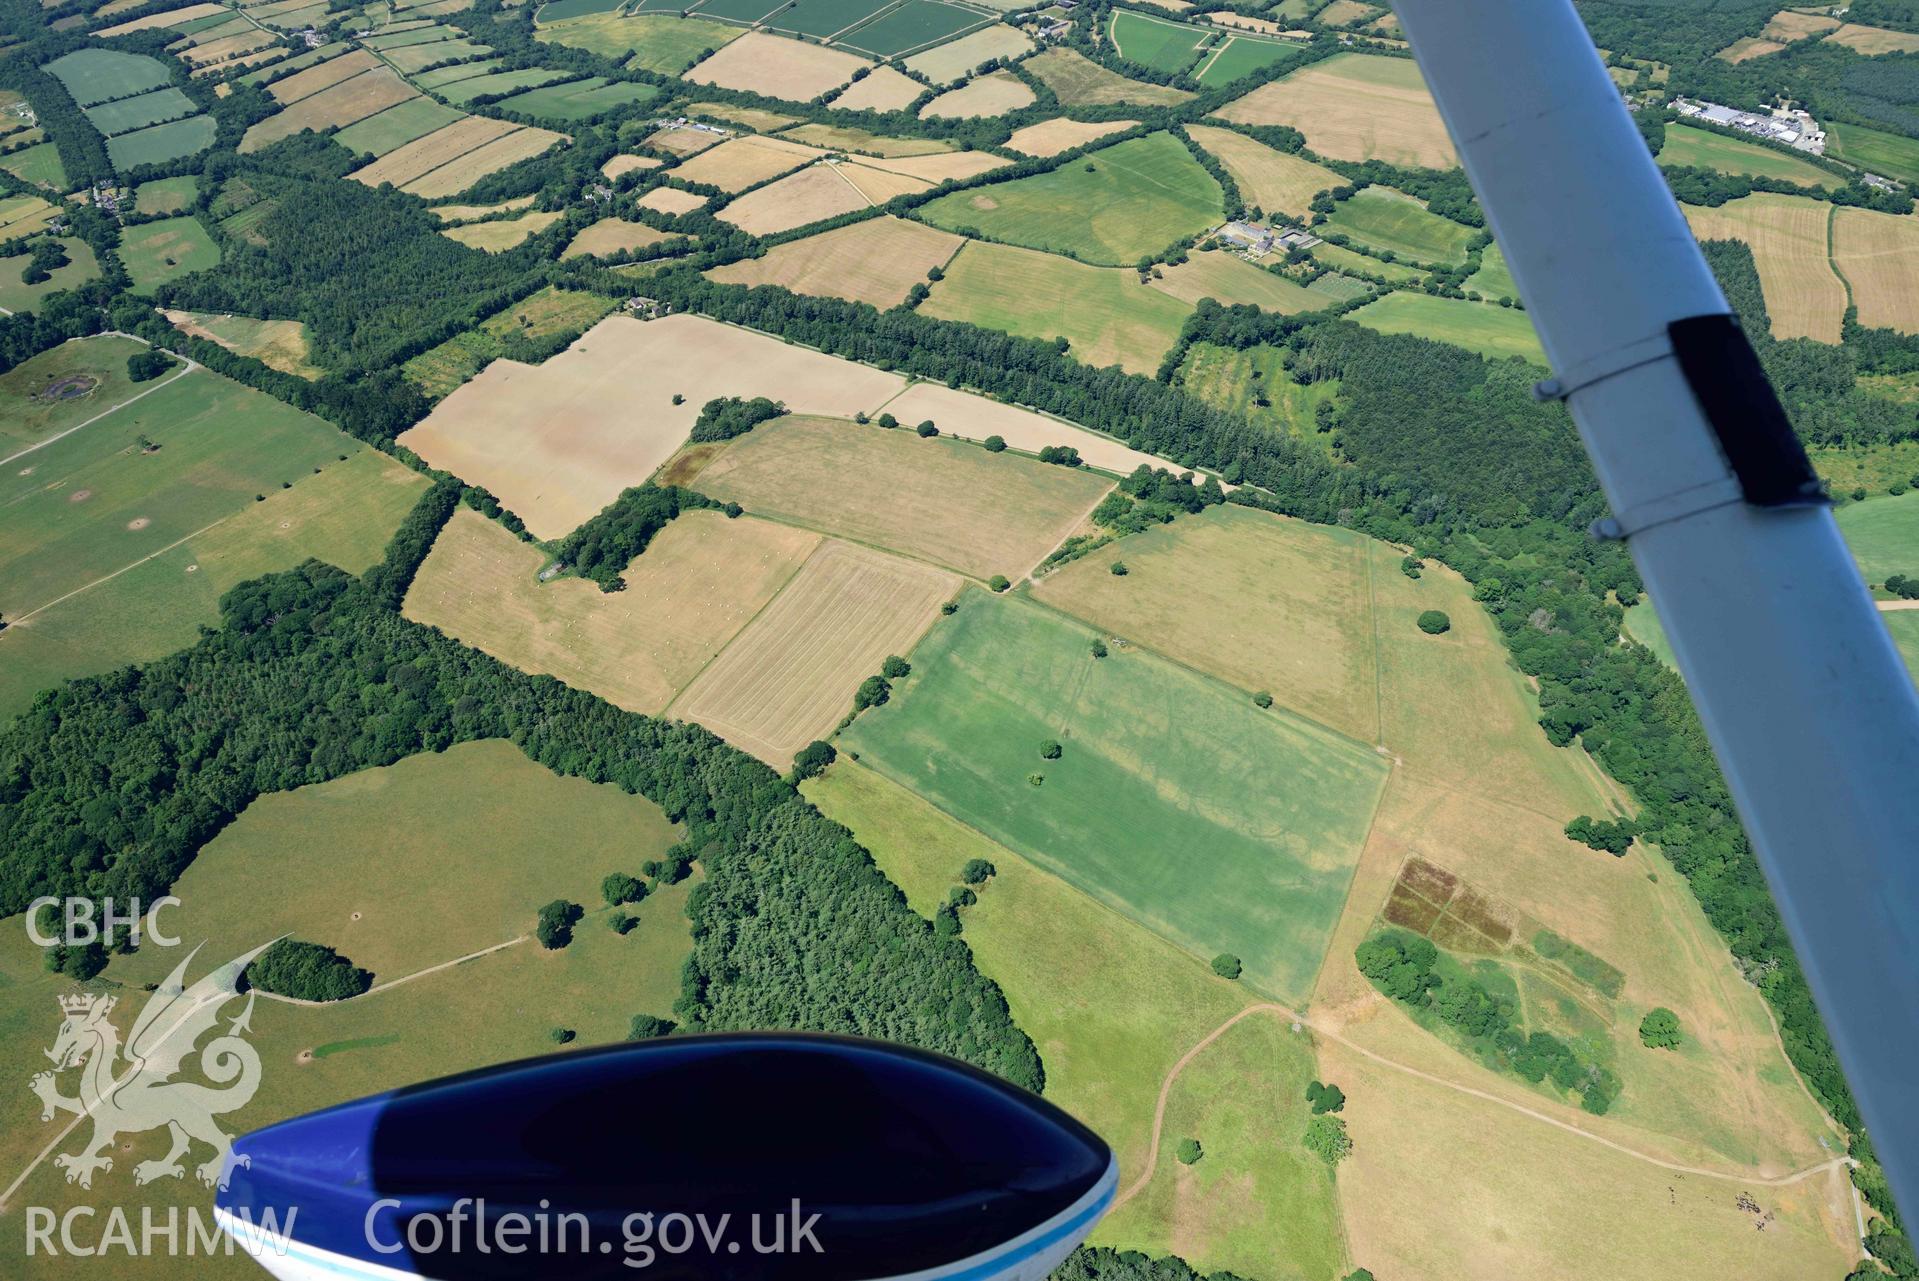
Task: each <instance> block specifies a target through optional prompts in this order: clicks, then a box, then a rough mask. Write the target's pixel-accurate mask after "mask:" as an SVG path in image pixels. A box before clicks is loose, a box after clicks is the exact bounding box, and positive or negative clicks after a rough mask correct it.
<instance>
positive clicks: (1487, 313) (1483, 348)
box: [1349, 292, 1546, 366]
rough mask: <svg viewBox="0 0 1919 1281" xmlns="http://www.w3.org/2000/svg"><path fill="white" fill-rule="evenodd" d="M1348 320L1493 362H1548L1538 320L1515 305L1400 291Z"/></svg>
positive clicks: (1354, 314)
mask: <svg viewBox="0 0 1919 1281" xmlns="http://www.w3.org/2000/svg"><path fill="white" fill-rule="evenodd" d="M1349 319H1352V320H1356V321H1358V322H1359V323H1360V324H1362V325H1365V326H1366V327H1367V328H1369V329H1377V330H1378V331H1379V332H1380V333H1382V334H1418V335H1419V336H1420V337H1421V338H1432V339H1436V340H1438V341H1439V342H1449V343H1451V344H1453V345H1454V346H1455V347H1464V348H1465V349H1466V350H1468V351H1476V352H1478V353H1479V354H1480V355H1482V356H1486V357H1489V358H1490V359H1493V360H1500V359H1503V358H1505V357H1507V356H1522V357H1524V358H1525V359H1527V360H1529V361H1531V362H1532V363H1533V364H1535V365H1540V366H1544V365H1545V363H1546V353H1545V352H1544V351H1542V350H1541V349H1540V346H1539V336H1538V335H1537V334H1535V333H1534V332H1533V322H1532V321H1531V320H1529V319H1527V317H1526V313H1525V312H1523V311H1518V310H1515V309H1513V308H1510V307H1499V306H1495V305H1493V304H1492V303H1478V302H1464V301H1462V300H1460V299H1457V298H1434V297H1432V296H1431V295H1429V294H1413V293H1404V292H1401V293H1391V294H1387V295H1386V296H1385V297H1384V298H1381V299H1380V300H1379V301H1378V302H1375V303H1369V304H1367V305H1366V306H1364V307H1361V308H1360V309H1359V310H1358V311H1355V312H1352V313H1351V314H1350V316H1349Z"/></svg>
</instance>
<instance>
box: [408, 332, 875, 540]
mask: <svg viewBox="0 0 1919 1281" xmlns="http://www.w3.org/2000/svg"><path fill="white" fill-rule="evenodd" d="M905 382H906V380H905V379H904V378H902V377H901V376H900V375H898V374H889V373H883V372H881V371H880V370H877V369H869V368H867V367H866V366H864V365H856V364H852V363H851V362H848V361H844V360H840V359H837V358H836V357H833V356H828V355H825V354H823V353H821V352H817V351H812V350H809V349H807V348H805V347H798V346H789V345H788V344H786V343H783V342H781V341H780V340H779V339H777V338H769V337H767V336H766V335H764V334H756V333H751V332H749V331H747V330H744V329H735V328H734V327H732V326H730V325H722V324H720V323H719V322H717V321H712V320H707V319H704V318H702V317H698V316H687V315H678V316H668V317H666V318H664V319H662V320H651V321H640V320H635V319H633V318H631V317H629V316H609V317H607V318H606V319H605V320H602V321H601V322H600V323H599V324H597V325H595V326H594V327H593V328H592V329H590V330H588V331H587V332H586V334H585V335H584V336H583V337H582V338H580V340H579V341H578V342H575V343H574V344H573V345H572V346H571V347H569V348H567V349H566V350H565V351H564V352H562V353H560V354H559V355H557V356H555V357H553V358H552V359H551V360H548V361H547V362H546V363H545V364H542V365H525V364H521V363H520V362H518V361H514V360H496V361H494V362H493V363H492V364H490V365H488V366H487V367H486V369H485V370H484V371H482V372H481V374H480V375H479V377H477V378H475V379H473V380H472V381H471V382H469V383H467V384H466V385H465V386H463V387H461V388H460V389H459V390H458V391H455V392H454V393H453V394H451V395H450V396H448V397H447V398H446V399H445V400H442V401H441V402H440V403H439V404H438V405H437V406H435V407H434V410H433V412H432V413H431V414H429V415H428V416H427V417H426V419H425V420H423V421H422V422H421V423H420V424H419V425H418V426H416V427H414V428H413V429H412V430H410V431H408V432H407V433H406V434H405V435H404V436H403V437H402V438H401V439H402V440H403V441H404V443H405V444H406V446H407V447H408V448H409V449H412V450H413V451H414V452H416V453H418V454H419V455H420V456H421V457H423V458H425V459H426V460H427V461H428V462H430V463H432V464H433V465H434V466H435V467H442V468H445V469H446V470H448V471H451V472H453V473H454V474H456V475H458V476H460V477H462V478H463V479H465V480H467V481H468V482H470V483H472V484H476V485H484V486H485V487H486V488H487V489H489V490H491V491H492V492H493V493H494V494H495V495H497V496H498V497H499V500H500V501H501V502H502V503H504V504H506V506H507V507H508V508H510V509H512V510H513V511H514V512H517V513H518V514H519V516H520V518H521V519H522V520H524V521H525V522H526V524H527V528H528V529H530V530H532V531H533V534H534V536H535V537H537V538H542V539H551V538H558V537H560V536H561V535H562V534H565V533H567V532H568V531H570V530H571V529H573V528H574V526H576V525H578V524H579V523H580V522H581V521H584V520H586V519H587V518H588V517H590V516H592V515H594V514H595V513H596V512H598V511H599V510H600V509H601V508H603V507H605V506H606V505H607V504H608V503H610V502H612V501H613V499H614V498H615V497H617V496H618V495H619V492H620V491H621V490H623V489H625V488H627V487H628V486H629V485H637V484H639V483H640V482H641V481H643V480H645V479H646V478H647V477H648V476H650V475H652V474H653V472H654V470H655V469H656V468H658V467H659V465H660V464H661V463H663V462H665V461H666V460H667V459H668V458H670V457H672V456H673V453H674V451H675V450H677V449H678V448H679V447H680V445H681V444H682V443H683V442H684V441H685V440H686V437H687V433H688V432H689V431H691V430H692V427H693V420H694V419H695V418H696V417H697V416H698V415H699V411H700V406H701V405H704V404H705V403H706V402H707V401H709V400H711V399H713V398H714V397H716V396H742V397H748V398H750V397H753V396H768V397H771V398H773V399H775V400H781V401H784V402H785V403H786V404H787V405H789V406H791V407H792V408H793V409H794V410H795V411H797V412H803V413H817V414H833V415H839V416H846V417H850V416H852V415H853V414H855V413H857V412H860V411H862V410H872V409H874V408H876V407H877V406H878V405H879V404H880V403H881V402H882V401H885V400H887V399H888V398H889V397H891V396H893V395H894V394H896V393H897V392H898V391H899V389H900V388H901V387H902V386H904V385H905ZM675 394H679V395H683V396H684V397H685V400H684V402H683V403H681V404H678V405H675V404H673V403H672V397H673V396H674V395H675Z"/></svg>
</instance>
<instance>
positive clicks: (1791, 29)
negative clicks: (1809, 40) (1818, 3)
mask: <svg viewBox="0 0 1919 1281" xmlns="http://www.w3.org/2000/svg"><path fill="white" fill-rule="evenodd" d="M1838 25H1839V19H1837V18H1835V17H1832V16H1831V15H1830V14H1824V13H1794V12H1793V11H1792V10H1790V9H1781V10H1780V11H1779V12H1778V13H1775V14H1773V15H1772V21H1771V22H1768V23H1767V24H1766V29H1765V30H1764V31H1761V32H1760V33H1759V34H1760V35H1762V36H1764V37H1766V38H1767V39H1769V40H1785V41H1788V42H1790V41H1793V40H1804V39H1805V38H1806V37H1807V36H1816V35H1818V34H1819V33H1820V32H1822V31H1831V30H1832V29H1833V28H1835V27H1837V26H1838Z"/></svg>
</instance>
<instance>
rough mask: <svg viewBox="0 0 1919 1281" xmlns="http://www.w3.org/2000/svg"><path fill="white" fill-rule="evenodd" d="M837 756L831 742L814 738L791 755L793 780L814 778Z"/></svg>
mask: <svg viewBox="0 0 1919 1281" xmlns="http://www.w3.org/2000/svg"><path fill="white" fill-rule="evenodd" d="M838 757H839V753H838V752H837V751H835V750H834V748H833V745H832V744H831V743H823V742H821V741H820V740H819V739H817V738H816V739H814V740H813V741H812V742H810V743H808V744H807V745H806V746H805V747H802V748H801V749H800V750H799V751H798V752H797V753H795V754H794V756H793V781H794V782H796V783H797V782H799V781H801V780H802V779H808V778H816V777H818V776H819V775H820V774H821V773H823V772H824V771H825V769H826V767H827V766H828V765H831V764H832V763H833V762H834V760H836V759H837V758H838Z"/></svg>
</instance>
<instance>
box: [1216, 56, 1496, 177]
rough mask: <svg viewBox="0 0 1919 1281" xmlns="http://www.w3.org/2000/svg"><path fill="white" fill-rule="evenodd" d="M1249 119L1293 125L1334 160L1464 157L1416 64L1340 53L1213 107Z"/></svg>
mask: <svg viewBox="0 0 1919 1281" xmlns="http://www.w3.org/2000/svg"><path fill="white" fill-rule="evenodd" d="M1213 114H1214V115H1215V116H1217V117H1218V118H1220V119H1221V120H1231V121H1233V122H1234V123H1236V124H1248V125H1288V126H1290V127H1292V128H1294V129H1297V130H1299V131H1300V132H1301V133H1303V134H1305V135H1306V141H1307V143H1308V145H1310V146H1311V147H1312V149H1313V150H1314V151H1317V152H1319V153H1320V154H1321V155H1324V156H1331V157H1332V158H1333V159H1335V160H1353V161H1365V160H1373V159H1379V160H1385V161H1389V162H1391V163H1393V164H1402V165H1421V166H1424V167H1426V168H1428V169H1451V168H1453V167H1454V166H1455V165H1457V164H1458V163H1459V158H1458V156H1457V155H1456V154H1455V153H1454V151H1453V144H1452V139H1451V138H1450V137H1448V136H1447V133H1446V124H1445V122H1444V121H1442V120H1441V119H1440V118H1439V109H1438V108H1437V107H1435V106H1434V105H1433V99H1432V95H1431V94H1430V93H1428V92H1427V91H1426V82H1425V80H1423V79H1422V78H1421V77H1420V74H1419V67H1418V65H1417V64H1415V63H1413V62H1410V61H1408V60H1406V59H1404V58H1380V57H1369V56H1367V55H1365V54H1346V53H1343V54H1339V55H1337V56H1335V57H1332V58H1328V59H1327V60H1326V61H1324V62H1319V63H1315V64H1313V65H1312V66H1310V67H1307V68H1305V69H1304V70H1302V71H1297V72H1294V73H1293V74H1292V75H1290V76H1287V77H1286V78H1285V79H1283V80H1275V81H1273V82H1272V83H1271V84H1264V85H1261V86H1260V87H1259V88H1257V89H1255V90H1253V91H1252V92H1251V93H1249V94H1246V95H1245V96H1244V97H1241V98H1236V99H1234V100H1233V101H1232V102H1229V103H1227V104H1226V105H1225V106H1224V107H1221V108H1220V109H1219V110H1218V111H1216V112H1214V113H1213Z"/></svg>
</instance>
